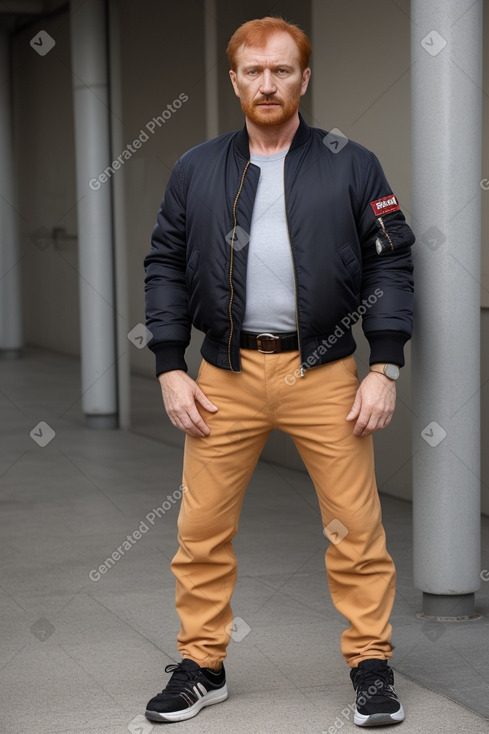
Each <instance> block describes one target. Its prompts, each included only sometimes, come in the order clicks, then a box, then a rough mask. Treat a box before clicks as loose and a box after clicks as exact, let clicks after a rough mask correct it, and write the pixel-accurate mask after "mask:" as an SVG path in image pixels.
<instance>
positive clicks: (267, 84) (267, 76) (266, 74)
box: [260, 69, 277, 95]
mask: <svg viewBox="0 0 489 734" xmlns="http://www.w3.org/2000/svg"><path fill="white" fill-rule="evenodd" d="M276 91H277V87H276V84H275V81H274V78H273V74H272V72H271V71H270V69H264V70H263V75H262V79H261V85H260V92H261V93H262V94H264V95H268V94H273V93H274V92H276Z"/></svg>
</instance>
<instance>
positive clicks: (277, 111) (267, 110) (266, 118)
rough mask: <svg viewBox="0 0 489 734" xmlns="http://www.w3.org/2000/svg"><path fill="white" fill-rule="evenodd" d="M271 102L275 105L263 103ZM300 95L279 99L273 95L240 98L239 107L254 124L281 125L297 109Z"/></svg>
mask: <svg viewBox="0 0 489 734" xmlns="http://www.w3.org/2000/svg"><path fill="white" fill-rule="evenodd" d="M266 102H268V103H271V102H273V103H274V105H275V106H273V107H272V106H270V107H267V106H265V105H264V103H266ZM299 102H300V95H298V96H297V97H295V96H294V97H289V98H288V99H285V100H281V99H277V98H275V97H269V98H265V99H260V100H258V101H256V100H242V101H241V109H242V110H243V112H244V113H245V115H246V117H247V118H248V119H249V120H250V121H251V122H254V123H255V125H264V126H267V127H272V126H273V125H282V124H283V123H285V122H287V121H288V120H290V118H291V117H293V116H294V115H295V113H296V112H297V110H298V109H299Z"/></svg>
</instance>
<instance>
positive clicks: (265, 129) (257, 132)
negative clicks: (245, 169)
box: [246, 113, 300, 155]
mask: <svg viewBox="0 0 489 734" xmlns="http://www.w3.org/2000/svg"><path fill="white" fill-rule="evenodd" d="M299 124H300V120H299V113H296V114H295V115H294V116H293V117H291V118H290V120H287V122H284V123H283V125H270V126H269V125H257V124H256V123H254V122H252V121H251V120H249V119H248V118H246V129H247V130H248V137H249V145H250V153H258V155H273V154H274V153H278V152H279V151H280V150H283V149H284V148H288V147H289V146H290V144H291V142H292V138H293V137H294V135H295V133H296V131H297V128H298V127H299Z"/></svg>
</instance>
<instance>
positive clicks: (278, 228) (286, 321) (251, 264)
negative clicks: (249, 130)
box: [242, 148, 297, 332]
mask: <svg viewBox="0 0 489 734" xmlns="http://www.w3.org/2000/svg"><path fill="white" fill-rule="evenodd" d="M287 150H288V148H286V149H285V150H281V151H279V152H278V153H274V154H273V155H267V156H265V155H257V154H254V153H253V154H252V155H251V162H252V163H255V164H256V165H257V166H259V167H260V169H261V173H260V180H259V182H258V188H257V192H256V198H255V204H254V207H253V216H252V219H251V232H250V241H249V245H248V246H249V252H248V266H247V274H246V310H245V317H244V322H243V327H242V328H243V329H244V331H251V332H261V331H272V332H286V331H296V330H297V325H296V315H295V283H294V270H293V262H292V252H291V249H290V241H289V233H288V230H287V222H286V219H285V197H284V174H283V170H284V159H285V156H286V154H287Z"/></svg>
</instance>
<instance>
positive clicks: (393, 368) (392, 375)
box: [370, 364, 401, 380]
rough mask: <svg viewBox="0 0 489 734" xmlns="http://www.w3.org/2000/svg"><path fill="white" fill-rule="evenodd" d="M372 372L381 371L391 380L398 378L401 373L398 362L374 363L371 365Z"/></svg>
mask: <svg viewBox="0 0 489 734" xmlns="http://www.w3.org/2000/svg"><path fill="white" fill-rule="evenodd" d="M370 372H380V374H381V375H385V376H386V377H388V378H389V380H397V378H398V377H399V375H400V374H401V371H400V369H399V367H398V365H397V364H373V365H371V367H370Z"/></svg>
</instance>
